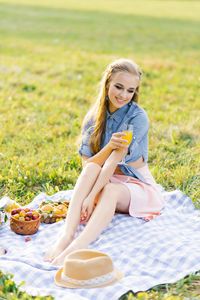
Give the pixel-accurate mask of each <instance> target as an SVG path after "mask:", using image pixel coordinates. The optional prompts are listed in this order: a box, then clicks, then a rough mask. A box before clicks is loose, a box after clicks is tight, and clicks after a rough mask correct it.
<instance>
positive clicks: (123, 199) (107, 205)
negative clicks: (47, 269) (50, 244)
mask: <svg viewBox="0 0 200 300" xmlns="http://www.w3.org/2000/svg"><path fill="white" fill-rule="evenodd" d="M129 203H130V192H129V190H128V188H127V187H126V186H125V185H123V184H121V183H108V184H107V185H106V186H105V187H104V189H103V190H102V192H101V194H100V197H99V201H98V204H97V206H96V208H95V210H94V211H93V213H92V215H91V217H90V219H89V221H88V223H87V225H86V227H85V228H84V230H83V231H82V232H81V233H80V235H79V236H78V237H77V238H76V239H75V240H74V241H73V242H72V243H71V244H70V245H69V246H68V247H67V248H66V249H65V250H64V251H63V252H62V253H61V254H60V255H59V256H57V257H56V258H55V259H54V260H53V262H52V264H53V265H62V264H63V262H64V259H65V256H66V255H67V254H69V253H70V252H72V251H74V250H77V249H83V248H85V247H87V246H88V245H89V244H90V243H91V242H92V241H94V240H95V239H96V238H97V237H98V236H99V235H100V234H101V232H102V231H103V230H104V229H105V228H106V227H107V226H108V224H109V223H110V222H111V220H112V218H113V216H114V214H115V210H116V209H117V210H118V211H120V212H123V213H128V209H129Z"/></svg>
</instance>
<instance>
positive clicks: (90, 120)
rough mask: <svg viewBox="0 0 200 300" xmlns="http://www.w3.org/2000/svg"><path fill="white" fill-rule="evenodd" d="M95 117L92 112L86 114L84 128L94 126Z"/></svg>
mask: <svg viewBox="0 0 200 300" xmlns="http://www.w3.org/2000/svg"><path fill="white" fill-rule="evenodd" d="M94 123H95V117H94V115H93V114H91V113H90V112H89V113H87V114H86V116H85V118H84V119H83V123H82V129H83V130H86V129H88V128H90V127H92V126H94Z"/></svg>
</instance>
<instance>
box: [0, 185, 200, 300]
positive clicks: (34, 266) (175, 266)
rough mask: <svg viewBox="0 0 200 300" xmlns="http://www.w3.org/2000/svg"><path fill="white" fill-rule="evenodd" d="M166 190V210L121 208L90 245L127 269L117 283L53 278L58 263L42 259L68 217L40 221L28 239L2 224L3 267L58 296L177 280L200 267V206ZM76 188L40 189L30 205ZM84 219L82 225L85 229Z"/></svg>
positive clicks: (30, 287)
mask: <svg viewBox="0 0 200 300" xmlns="http://www.w3.org/2000/svg"><path fill="white" fill-rule="evenodd" d="M162 192H163V196H164V199H165V201H166V206H165V208H164V209H163V211H162V215H161V216H158V217H156V218H155V219H153V220H151V221H149V222H145V221H144V220H142V219H139V218H132V217H130V216H128V215H124V214H116V215H115V216H114V218H113V220H112V222H111V223H110V225H109V226H108V228H107V229H106V230H105V231H104V232H103V233H102V234H101V235H100V237H99V238H98V239H96V240H95V241H94V242H93V243H92V244H91V245H90V246H89V247H88V248H89V249H95V250H98V251H102V252H105V253H107V254H108V255H109V256H110V257H111V258H112V260H113V263H114V266H115V267H116V268H117V269H119V270H120V271H121V272H123V274H124V278H123V279H121V280H120V281H118V282H117V283H116V284H115V285H113V286H109V287H105V288H96V289H75V290H72V289H66V288H61V287H58V286H56V285H55V284H54V275H55V273H56V271H57V270H58V267H55V266H51V265H50V264H49V263H47V262H44V261H43V257H44V254H45V252H46V251H47V249H48V248H49V247H50V245H51V244H52V243H53V242H54V241H55V240H56V235H57V233H58V232H59V231H60V229H61V228H62V226H63V222H64V221H60V222H57V223H54V224H41V226H40V228H39V231H38V232H37V233H36V234H35V235H32V236H31V241H29V242H25V236H20V235H17V234H15V233H13V232H12V231H11V230H10V228H9V222H7V223H6V224H5V225H3V226H2V228H1V229H0V246H1V247H4V248H6V249H7V251H8V252H7V254H6V255H3V256H1V257H0V269H1V270H2V271H4V272H7V271H8V272H10V273H12V274H14V280H15V282H16V283H17V284H19V283H21V282H22V281H24V280H25V282H26V283H25V286H24V287H23V289H25V290H26V291H27V292H28V293H30V294H32V295H37V294H38V293H39V294H40V295H49V294H51V295H53V296H54V297H55V299H70V300H71V299H76V300H86V299H92V300H93V299H97V300H104V299H112V300H114V299H118V298H119V297H120V296H121V295H122V294H124V293H125V292H127V291H128V290H133V291H134V292H137V291H145V290H147V289H149V288H151V287H153V286H155V285H158V284H163V283H172V282H175V281H177V280H179V279H181V278H183V277H184V276H186V275H188V274H189V273H191V272H195V271H198V270H200V254H199V249H200V211H198V210H196V209H195V207H194V205H193V203H192V201H191V200H190V199H189V198H188V197H187V196H186V195H185V194H183V193H182V192H181V191H178V190H176V191H172V192H165V191H162ZM71 194H72V191H70V190H69V191H63V192H58V193H56V194H55V195H53V196H48V195H46V194H44V193H41V194H39V195H38V196H37V197H36V198H35V199H34V200H33V201H32V202H31V203H30V205H28V207H30V208H36V207H38V206H39V204H40V202H41V201H43V200H46V199H49V198H50V199H53V200H58V199H61V198H65V199H67V200H69V199H70V197H71ZM84 226H85V225H84V224H83V225H80V226H79V228H78V232H80V231H81V230H82V229H83V227H84Z"/></svg>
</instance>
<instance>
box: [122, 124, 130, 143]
mask: <svg viewBox="0 0 200 300" xmlns="http://www.w3.org/2000/svg"><path fill="white" fill-rule="evenodd" d="M122 132H124V133H125V134H126V135H122V136H121V138H122V139H123V140H127V141H128V144H127V143H126V142H123V143H122V144H123V145H128V146H130V144H131V141H132V137H133V125H132V124H123V126H122Z"/></svg>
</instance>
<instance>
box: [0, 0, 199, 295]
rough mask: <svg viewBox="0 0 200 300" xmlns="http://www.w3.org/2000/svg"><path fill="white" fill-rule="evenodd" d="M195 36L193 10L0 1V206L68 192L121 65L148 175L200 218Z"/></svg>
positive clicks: (166, 5)
mask: <svg viewBox="0 0 200 300" xmlns="http://www.w3.org/2000/svg"><path fill="white" fill-rule="evenodd" d="M199 28H200V2H199V1H162V0H160V1H152V0H148V1H144V0H141V1H133V0H123V1H122V0H107V1H106V0H101V1H97V0H93V1H89V0H83V1H77V0H65V1H64V0H57V1H56V0H52V1H50V0H40V1H39V0H29V1H27V0H18V1H17V0H6V1H2V0H0V73H1V81H0V95H1V96H0V116H1V122H0V197H2V196H3V195H5V194H7V195H8V196H10V197H11V198H12V199H15V200H16V201H18V202H19V203H21V204H25V203H29V202H30V201H31V200H32V199H33V198H34V197H35V196H36V195H37V194H38V193H40V192H46V193H48V194H53V193H55V192H57V191H59V190H66V189H69V188H72V187H73V185H74V184H75V181H76V179H77V176H78V174H79V173H80V170H81V160H80V158H79V155H78V152H77V149H78V145H79V134H80V128H81V122H82V120H83V117H84V115H85V114H86V112H87V110H88V107H89V106H91V105H92V103H93V102H94V101H95V99H96V95H97V94H98V91H99V87H98V83H99V80H100V79H101V76H102V72H103V71H104V69H105V67H106V66H107V64H108V63H110V62H111V61H112V60H114V59H116V58H120V57H127V58H131V59H133V60H135V61H136V62H137V63H138V64H139V65H140V67H141V68H142V70H143V73H144V75H143V80H142V85H141V89H140V92H141V96H140V105H141V106H142V107H143V108H144V109H145V110H146V111H147V113H148V116H149V121H150V141H149V167H150V169H151V171H152V174H153V175H154V177H155V179H156V181H157V182H158V183H160V184H161V185H162V186H163V187H164V188H165V189H166V190H168V191H170V190H174V189H180V190H182V191H183V192H184V193H186V194H187V195H188V196H189V197H190V198H191V199H192V201H193V203H194V204H195V206H196V207H197V208H200V202H199V198H200V189H199V186H200V159H199V157H200V117H199V111H200V101H199V84H200V73H199V63H200V59H199V53H200V43H199V40H200V32H199ZM189 286H190V285H189ZM189 290H190V289H189V288H188V291H187V292H189ZM160 293H161V292H160ZM185 293H186V292H185ZM191 293H192V291H191ZM185 295H186V294H185ZM188 299H189V298H188Z"/></svg>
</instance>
